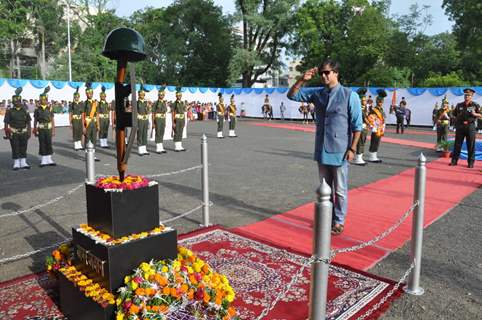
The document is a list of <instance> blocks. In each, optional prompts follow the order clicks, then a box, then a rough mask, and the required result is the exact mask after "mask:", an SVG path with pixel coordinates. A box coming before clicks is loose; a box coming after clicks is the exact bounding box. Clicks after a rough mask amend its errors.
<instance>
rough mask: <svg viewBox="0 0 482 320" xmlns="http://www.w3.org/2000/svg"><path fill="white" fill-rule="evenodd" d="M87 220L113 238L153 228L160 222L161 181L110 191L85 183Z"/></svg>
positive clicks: (89, 223) (90, 224)
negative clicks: (141, 186)
mask: <svg viewBox="0 0 482 320" xmlns="http://www.w3.org/2000/svg"><path fill="white" fill-rule="evenodd" d="M85 191H86V192H85V193H86V197H87V224H88V225H89V226H91V227H93V228H94V229H96V230H99V231H102V232H105V233H107V234H109V235H111V236H112V237H113V238H120V237H123V236H127V235H130V234H133V233H141V232H143V231H148V230H152V229H154V228H155V227H157V226H159V187H158V185H157V184H155V185H153V186H150V187H145V188H140V189H135V190H124V191H122V192H111V191H108V192H106V191H105V190H104V189H100V188H97V187H95V186H93V185H90V184H86V185H85Z"/></svg>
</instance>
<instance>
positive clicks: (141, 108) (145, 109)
mask: <svg viewBox="0 0 482 320" xmlns="http://www.w3.org/2000/svg"><path fill="white" fill-rule="evenodd" d="M137 93H138V95H139V100H138V101H137V147H138V154H139V155H140V156H143V155H148V154H149V152H148V151H147V132H148V131H149V106H148V105H147V100H145V99H144V98H145V96H146V90H145V89H144V85H143V84H141V87H140V89H139V91H138V92H137Z"/></svg>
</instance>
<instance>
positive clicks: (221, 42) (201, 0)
mask: <svg viewBox="0 0 482 320" xmlns="http://www.w3.org/2000/svg"><path fill="white" fill-rule="evenodd" d="M131 20H132V24H133V26H134V28H136V30H138V31H139V32H140V33H141V34H142V35H143V36H144V39H145V41H146V47H147V56H148V59H147V61H145V62H142V63H141V64H140V68H141V70H142V71H141V72H140V74H141V75H142V76H143V77H144V78H145V80H146V82H150V83H168V84H172V85H181V84H182V85H185V86H200V85H204V86H226V85H227V79H228V74H227V71H226V70H227V69H228V65H229V61H230V58H231V55H232V53H231V52H232V46H233V40H232V39H233V38H232V30H231V23H230V20H229V19H228V17H226V16H223V14H222V10H221V8H220V7H217V6H215V5H214V4H213V2H212V1H211V0H178V1H176V2H174V3H173V4H172V5H171V6H169V7H167V8H166V9H152V8H151V9H146V10H144V11H140V12H136V13H135V14H134V15H133V16H132V19H131Z"/></svg>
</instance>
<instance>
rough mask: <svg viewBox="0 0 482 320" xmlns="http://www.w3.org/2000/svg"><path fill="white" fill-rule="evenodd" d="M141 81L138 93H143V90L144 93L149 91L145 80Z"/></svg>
mask: <svg viewBox="0 0 482 320" xmlns="http://www.w3.org/2000/svg"><path fill="white" fill-rule="evenodd" d="M140 83H141V85H140V87H139V91H138V93H141V92H144V93H146V92H149V90H147V89H146V88H145V87H144V81H142V80H141V81H140Z"/></svg>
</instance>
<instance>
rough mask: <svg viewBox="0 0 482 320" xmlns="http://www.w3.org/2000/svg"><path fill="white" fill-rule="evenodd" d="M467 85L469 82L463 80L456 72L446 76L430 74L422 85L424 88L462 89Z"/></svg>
mask: <svg viewBox="0 0 482 320" xmlns="http://www.w3.org/2000/svg"><path fill="white" fill-rule="evenodd" d="M465 85H467V81H465V80H463V79H462V78H461V77H460V75H459V74H458V73H456V72H450V73H448V74H445V75H441V74H440V73H433V72H430V73H429V74H428V77H427V78H426V79H425V80H424V81H423V82H422V83H421V86H422V87H462V86H465Z"/></svg>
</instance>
